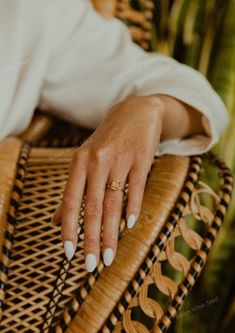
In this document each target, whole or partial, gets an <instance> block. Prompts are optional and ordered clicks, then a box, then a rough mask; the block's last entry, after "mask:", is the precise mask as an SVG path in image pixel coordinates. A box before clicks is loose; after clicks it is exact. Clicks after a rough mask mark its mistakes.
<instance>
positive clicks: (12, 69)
mask: <svg viewBox="0 0 235 333" xmlns="http://www.w3.org/2000/svg"><path fill="white" fill-rule="evenodd" d="M157 93H161V94H166V95H170V96H172V97H175V98H177V99H179V100H181V101H183V102H185V103H187V104H189V105H191V106H193V107H194V108H195V109H197V110H198V111H200V112H201V113H202V115H203V117H204V120H203V121H204V122H205V123H207V124H208V123H209V129H208V130H209V132H210V137H209V138H208V137H206V136H194V137H191V138H189V139H187V140H171V141H165V142H162V143H161V144H160V146H159V149H158V151H157V154H159V155H162V154H182V155H192V154H197V153H202V152H205V151H207V150H209V149H210V148H211V147H212V146H213V145H214V144H215V143H216V142H217V141H218V138H219V136H220V134H221V133H222V131H223V130H224V128H225V126H226V124H227V113H226V110H225V106H224V104H223V103H222V101H221V99H220V98H219V97H218V95H217V94H216V93H215V92H214V90H213V89H212V88H211V86H210V84H209V83H208V82H207V80H206V79H205V78H204V77H203V76H202V75H200V74H199V73H198V72H196V71H195V70H193V69H191V68H189V67H187V66H185V65H182V64H179V63H178V62H176V61H175V60H173V59H171V58H168V57H166V56H163V55H160V54H156V53H154V54H147V53H146V52H145V51H143V50H142V49H141V48H140V47H138V46H137V45H135V44H134V43H133V42H132V41H131V37H130V35H129V32H128V30H127V28H126V27H125V26H124V24H122V23H121V22H120V21H119V20H117V19H104V18H103V17H101V16H100V15H99V14H97V13H96V12H95V10H94V9H93V7H92V5H91V4H90V2H89V1H88V0H0V139H3V138H4V137H6V136H9V135H17V134H19V133H21V132H22V131H23V130H24V129H25V128H26V127H27V126H28V125H29V123H30V121H31V119H32V116H33V112H34V110H35V108H36V107H37V106H38V107H39V108H41V109H42V110H45V111H47V112H50V113H52V114H55V115H57V116H59V117H61V118H63V119H67V120H69V121H71V122H73V123H75V124H78V125H83V126H88V127H91V128H96V127H97V126H98V125H99V123H100V122H101V120H102V119H103V118H104V117H105V114H106V112H107V111H108V110H109V109H110V108H111V106H113V105H115V104H116V103H118V102H120V101H122V100H124V99H126V98H127V97H128V96H130V95H150V94H157ZM206 119H207V121H206Z"/></svg>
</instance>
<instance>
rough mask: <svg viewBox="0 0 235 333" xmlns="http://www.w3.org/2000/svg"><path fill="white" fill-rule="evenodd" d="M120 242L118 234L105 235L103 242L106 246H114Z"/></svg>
mask: <svg viewBox="0 0 235 333" xmlns="http://www.w3.org/2000/svg"><path fill="white" fill-rule="evenodd" d="M117 241H118V234H105V235H104V237H103V242H104V243H105V244H110V243H111V244H114V243H116V242H117Z"/></svg>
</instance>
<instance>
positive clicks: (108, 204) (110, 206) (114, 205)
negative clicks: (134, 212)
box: [104, 197, 121, 213]
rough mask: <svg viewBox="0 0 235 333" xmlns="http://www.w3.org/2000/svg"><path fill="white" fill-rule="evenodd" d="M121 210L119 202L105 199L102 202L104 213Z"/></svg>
mask: <svg viewBox="0 0 235 333" xmlns="http://www.w3.org/2000/svg"><path fill="white" fill-rule="evenodd" d="M120 209H121V204H120V202H119V201H118V200H117V199H115V198H110V197H107V198H106V199H105V200H104V211H105V212H107V213H113V212H119V211H120Z"/></svg>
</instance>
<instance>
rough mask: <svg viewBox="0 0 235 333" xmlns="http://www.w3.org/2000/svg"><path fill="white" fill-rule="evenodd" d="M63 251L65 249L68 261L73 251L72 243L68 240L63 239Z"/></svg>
mask: <svg viewBox="0 0 235 333" xmlns="http://www.w3.org/2000/svg"><path fill="white" fill-rule="evenodd" d="M64 251H65V255H66V257H67V259H68V260H69V261H70V260H71V259H72V258H73V256H74V253H75V249H74V246H73V243H72V242H70V241H65V242H64Z"/></svg>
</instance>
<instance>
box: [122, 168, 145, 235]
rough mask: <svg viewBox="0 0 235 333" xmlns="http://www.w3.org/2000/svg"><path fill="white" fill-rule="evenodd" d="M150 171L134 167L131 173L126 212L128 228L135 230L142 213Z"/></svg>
mask: <svg viewBox="0 0 235 333" xmlns="http://www.w3.org/2000/svg"><path fill="white" fill-rule="evenodd" d="M148 171H149V170H148V169H146V168H143V166H142V165H141V166H138V167H137V166H134V167H133V168H132V169H131V171H130V173H129V177H128V178H129V182H128V183H129V184H128V204H127V210H126V219H127V227H128V228H129V229H131V228H133V227H134V225H135V223H136V221H137V219H138V217H139V215H140V211H141V205H142V200H143V195H144V188H145V184H146V180H147V176H148Z"/></svg>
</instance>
